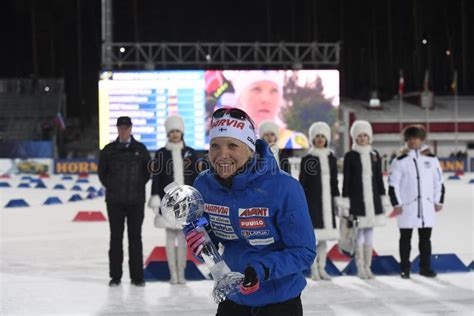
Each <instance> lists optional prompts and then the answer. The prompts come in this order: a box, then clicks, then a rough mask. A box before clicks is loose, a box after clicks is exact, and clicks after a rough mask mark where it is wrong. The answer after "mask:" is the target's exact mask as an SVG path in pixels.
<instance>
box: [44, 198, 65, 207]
mask: <svg viewBox="0 0 474 316" xmlns="http://www.w3.org/2000/svg"><path fill="white" fill-rule="evenodd" d="M51 204H63V202H61V200H60V199H59V198H58V197H56V196H51V197H49V198H47V199H46V201H44V203H43V205H51Z"/></svg>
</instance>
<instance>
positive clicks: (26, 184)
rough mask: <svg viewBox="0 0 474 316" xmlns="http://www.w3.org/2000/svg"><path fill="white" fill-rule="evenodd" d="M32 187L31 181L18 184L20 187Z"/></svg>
mask: <svg viewBox="0 0 474 316" xmlns="http://www.w3.org/2000/svg"><path fill="white" fill-rule="evenodd" d="M29 187H30V184H29V183H20V184H19V185H18V188H29Z"/></svg>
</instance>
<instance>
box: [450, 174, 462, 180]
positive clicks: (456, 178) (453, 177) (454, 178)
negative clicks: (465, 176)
mask: <svg viewBox="0 0 474 316" xmlns="http://www.w3.org/2000/svg"><path fill="white" fill-rule="evenodd" d="M460 179H461V178H459V176H457V175H453V176H449V177H448V180H460Z"/></svg>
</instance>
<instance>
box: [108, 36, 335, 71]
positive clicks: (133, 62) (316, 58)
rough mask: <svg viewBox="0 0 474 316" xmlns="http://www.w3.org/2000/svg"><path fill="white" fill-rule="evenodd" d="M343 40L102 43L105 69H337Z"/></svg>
mask: <svg viewBox="0 0 474 316" xmlns="http://www.w3.org/2000/svg"><path fill="white" fill-rule="evenodd" d="M339 61H340V43H317V42H310V43H285V42H279V43H278V42H277V43H261V42H255V43H200V42H195V43H179V42H176V43H175V42H163V43H120V42H108V41H104V43H103V44H102V67H103V69H110V70H112V69H120V68H125V69H161V68H173V67H178V68H179V67H185V68H191V67H197V68H205V67H224V68H226V67H234V68H242V67H247V68H253V67H267V68H271V67H288V68H292V69H303V68H313V67H319V68H336V67H338V65H339Z"/></svg>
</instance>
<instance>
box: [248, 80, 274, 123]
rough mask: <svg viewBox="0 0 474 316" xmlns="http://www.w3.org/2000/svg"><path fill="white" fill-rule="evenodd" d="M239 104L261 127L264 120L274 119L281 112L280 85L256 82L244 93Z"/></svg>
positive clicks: (266, 81) (264, 81)
mask: <svg viewBox="0 0 474 316" xmlns="http://www.w3.org/2000/svg"><path fill="white" fill-rule="evenodd" d="M239 103H240V106H241V107H242V109H243V110H244V111H245V112H247V114H248V115H249V116H250V117H251V118H252V119H253V120H254V121H255V123H256V125H257V126H259V125H260V122H261V121H263V120H272V119H274V118H275V117H276V116H277V114H278V111H279V110H280V105H281V95H280V91H279V89H278V85H277V84H276V83H275V82H272V81H269V80H262V81H257V82H254V83H253V84H251V85H250V86H249V87H248V88H247V89H245V90H244V91H243V92H242V94H241V95H240V97H239Z"/></svg>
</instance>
